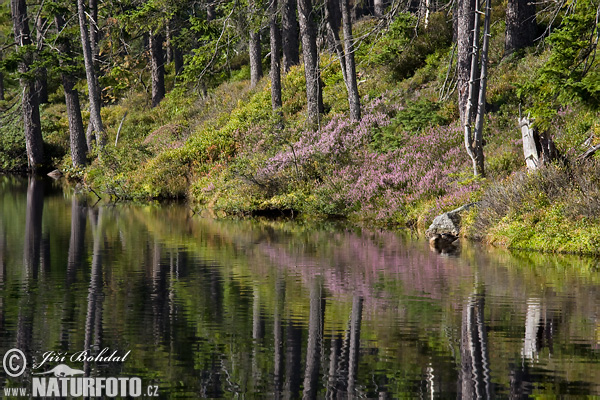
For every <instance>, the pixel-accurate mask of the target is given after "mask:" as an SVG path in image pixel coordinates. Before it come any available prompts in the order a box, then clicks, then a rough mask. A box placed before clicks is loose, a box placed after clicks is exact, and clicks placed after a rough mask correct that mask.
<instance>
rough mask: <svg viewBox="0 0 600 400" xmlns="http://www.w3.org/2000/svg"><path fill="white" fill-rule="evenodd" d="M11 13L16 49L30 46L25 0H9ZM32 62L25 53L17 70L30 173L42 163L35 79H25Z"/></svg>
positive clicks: (42, 148)
mask: <svg viewBox="0 0 600 400" xmlns="http://www.w3.org/2000/svg"><path fill="white" fill-rule="evenodd" d="M10 4H11V12H12V20H13V27H14V34H15V43H16V45H17V46H18V47H25V46H28V45H30V44H31V35H30V31H29V18H28V16H27V4H26V1H25V0H11V3H10ZM32 62H33V54H32V53H31V51H26V52H25V53H24V54H23V57H22V59H21V60H20V61H19V66H18V70H19V73H21V74H22V75H21V78H20V79H19V81H20V83H21V89H22V92H23V97H22V109H23V124H24V128H25V145H26V148H27V163H28V165H29V169H30V170H31V171H36V170H37V169H38V168H39V167H40V166H41V165H42V164H43V162H44V146H43V139H42V129H41V123H40V108H39V100H38V96H37V93H36V91H35V79H33V78H26V77H25V75H26V74H28V73H29V72H30V66H31V64H32Z"/></svg>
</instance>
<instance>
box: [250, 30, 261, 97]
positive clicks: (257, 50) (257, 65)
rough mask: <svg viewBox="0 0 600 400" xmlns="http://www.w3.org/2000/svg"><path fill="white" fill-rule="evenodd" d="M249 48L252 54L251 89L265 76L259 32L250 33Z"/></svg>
mask: <svg viewBox="0 0 600 400" xmlns="http://www.w3.org/2000/svg"><path fill="white" fill-rule="evenodd" d="M248 48H249V52H250V87H255V86H256V85H257V84H258V81H259V80H260V78H262V76H263V72H262V54H261V53H262V51H261V46H260V32H259V31H256V32H250V42H249V43H248Z"/></svg>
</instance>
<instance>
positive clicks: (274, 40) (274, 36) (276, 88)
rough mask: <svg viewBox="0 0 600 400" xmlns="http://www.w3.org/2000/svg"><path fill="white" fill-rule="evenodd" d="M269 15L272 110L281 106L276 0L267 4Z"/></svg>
mask: <svg viewBox="0 0 600 400" xmlns="http://www.w3.org/2000/svg"><path fill="white" fill-rule="evenodd" d="M269 8H270V10H269V14H270V17H271V20H270V24H269V29H270V33H271V107H272V108H273V111H276V110H278V109H280V108H281V104H282V103H281V62H280V61H279V55H280V53H281V32H280V31H279V26H277V0H271V3H270V6H269Z"/></svg>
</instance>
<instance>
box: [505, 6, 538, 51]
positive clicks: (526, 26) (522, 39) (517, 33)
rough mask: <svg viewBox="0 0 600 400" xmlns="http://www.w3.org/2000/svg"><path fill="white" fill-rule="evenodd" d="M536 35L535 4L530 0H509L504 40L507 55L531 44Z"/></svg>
mask: <svg viewBox="0 0 600 400" xmlns="http://www.w3.org/2000/svg"><path fill="white" fill-rule="evenodd" d="M536 36H537V21H536V18H535V4H534V3H533V2H530V0H508V5H507V7H506V37H505V41H504V53H505V55H509V54H511V53H513V52H515V51H517V50H519V49H522V48H525V47H528V46H531V45H532V44H533V42H534V40H535V39H536Z"/></svg>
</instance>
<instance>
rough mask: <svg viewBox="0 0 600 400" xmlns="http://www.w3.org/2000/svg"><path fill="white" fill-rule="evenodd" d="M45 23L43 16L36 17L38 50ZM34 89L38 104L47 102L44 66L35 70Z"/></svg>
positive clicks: (41, 43) (46, 82) (42, 38)
mask: <svg viewBox="0 0 600 400" xmlns="http://www.w3.org/2000/svg"><path fill="white" fill-rule="evenodd" d="M45 25H46V19H45V18H41V17H40V18H38V19H37V21H36V30H35V31H36V40H37V48H38V50H40V49H41V48H42V47H43V42H44V26H45ZM35 75H36V80H35V91H36V93H37V95H38V99H39V102H40V104H45V103H47V102H48V70H47V69H46V68H45V67H40V68H38V69H37V71H36V72H35Z"/></svg>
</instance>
